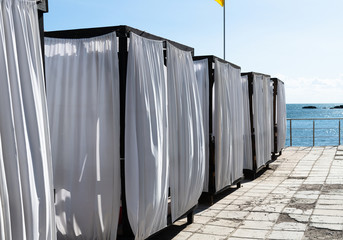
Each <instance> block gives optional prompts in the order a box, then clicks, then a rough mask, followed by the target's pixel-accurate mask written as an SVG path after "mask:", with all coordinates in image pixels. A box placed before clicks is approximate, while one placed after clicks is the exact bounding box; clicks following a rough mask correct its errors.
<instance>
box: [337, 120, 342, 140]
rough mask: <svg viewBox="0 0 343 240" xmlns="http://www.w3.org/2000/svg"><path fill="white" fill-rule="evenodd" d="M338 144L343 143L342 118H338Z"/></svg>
mask: <svg viewBox="0 0 343 240" xmlns="http://www.w3.org/2000/svg"><path fill="white" fill-rule="evenodd" d="M338 145H341V120H338Z"/></svg>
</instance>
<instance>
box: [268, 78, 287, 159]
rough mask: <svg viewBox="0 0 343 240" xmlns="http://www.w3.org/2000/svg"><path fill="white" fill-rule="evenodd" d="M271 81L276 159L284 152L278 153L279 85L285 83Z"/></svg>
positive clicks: (273, 155)
mask: <svg viewBox="0 0 343 240" xmlns="http://www.w3.org/2000/svg"><path fill="white" fill-rule="evenodd" d="M270 80H271V81H273V88H274V90H273V124H274V152H272V159H274V160H275V159H276V158H277V157H278V156H281V154H282V151H280V152H277V151H276V150H277V145H278V140H277V137H278V124H277V116H276V112H277V95H278V85H279V84H284V82H283V81H281V80H280V79H278V78H271V79H270ZM276 154H278V155H276Z"/></svg>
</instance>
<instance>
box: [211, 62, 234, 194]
mask: <svg viewBox="0 0 343 240" xmlns="http://www.w3.org/2000/svg"><path fill="white" fill-rule="evenodd" d="M229 76H230V75H229V64H228V63H221V62H219V61H218V60H215V69H214V77H215V94H214V98H215V100H214V105H215V107H214V118H213V125H214V136H215V173H216V174H215V186H216V191H219V190H221V189H223V188H224V187H226V186H229V185H230V184H231V176H230V171H231V169H230V168H231V163H230V161H231V160H232V154H233V153H232V151H233V150H232V148H233V146H232V133H231V131H232V128H231V118H230V116H231V115H232V113H231V111H232V109H231V108H230V103H231V102H230V101H232V100H231V98H230V96H229V94H230V79H229Z"/></svg>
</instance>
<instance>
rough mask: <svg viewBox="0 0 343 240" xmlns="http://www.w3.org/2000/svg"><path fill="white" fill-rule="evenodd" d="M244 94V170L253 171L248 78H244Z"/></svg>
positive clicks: (242, 79)
mask: <svg viewBox="0 0 343 240" xmlns="http://www.w3.org/2000/svg"><path fill="white" fill-rule="evenodd" d="M241 81H242V92H243V108H242V110H243V124H244V132H243V148H244V151H243V158H244V164H243V168H244V169H253V163H252V159H253V156H252V143H251V126H250V103H249V82H248V76H242V78H241Z"/></svg>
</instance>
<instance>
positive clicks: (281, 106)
mask: <svg viewBox="0 0 343 240" xmlns="http://www.w3.org/2000/svg"><path fill="white" fill-rule="evenodd" d="M276 110H277V112H276V113H277V131H278V135H277V152H280V151H281V150H282V149H283V148H284V147H285V144H286V128H287V120H286V95H285V85H284V84H283V83H281V82H280V81H279V83H278V88H277V100H276Z"/></svg>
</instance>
